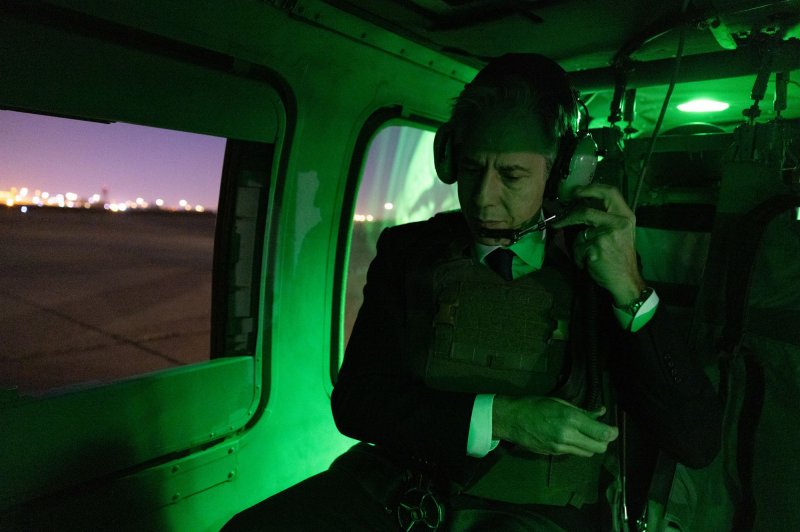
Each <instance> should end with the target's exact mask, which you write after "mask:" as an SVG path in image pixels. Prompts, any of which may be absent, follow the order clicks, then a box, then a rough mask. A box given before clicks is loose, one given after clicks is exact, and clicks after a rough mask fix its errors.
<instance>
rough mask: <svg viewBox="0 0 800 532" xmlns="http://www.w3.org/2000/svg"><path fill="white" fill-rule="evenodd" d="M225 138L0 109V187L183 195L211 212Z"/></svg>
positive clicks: (118, 198)
mask: <svg viewBox="0 0 800 532" xmlns="http://www.w3.org/2000/svg"><path fill="white" fill-rule="evenodd" d="M224 151H225V139H224V138H220V137H211V136H207V135H198V134H194V133H184V132H179V131H170V130H164V129H157V128H150V127H143V126H135V125H131V124H123V123H113V124H100V123H94V122H85V121H82V120H70V119H64V118H53V117H48V116H40V115H35V114H28V113H17V112H13V111H0V190H9V189H10V188H11V187H17V188H21V187H28V188H29V189H30V191H31V193H33V191H34V190H35V189H39V190H42V191H47V192H49V193H50V194H51V195H53V194H59V193H62V194H63V193H67V192H73V193H75V194H77V195H78V196H79V197H81V198H89V197H90V196H92V195H93V194H101V193H102V189H103V188H104V187H105V188H106V189H107V190H108V199H109V200H110V202H112V203H117V202H124V201H129V200H130V201H135V200H136V198H137V197H141V198H143V199H144V200H145V201H147V202H149V203H152V202H154V201H155V200H156V199H157V198H161V199H163V200H164V205H165V206H174V207H177V206H178V202H179V201H180V200H182V199H183V200H186V201H187V202H188V203H189V204H190V205H202V206H203V207H204V208H205V209H206V210H213V211H216V208H217V201H218V197H219V183H220V175H221V170H222V160H223V155H224Z"/></svg>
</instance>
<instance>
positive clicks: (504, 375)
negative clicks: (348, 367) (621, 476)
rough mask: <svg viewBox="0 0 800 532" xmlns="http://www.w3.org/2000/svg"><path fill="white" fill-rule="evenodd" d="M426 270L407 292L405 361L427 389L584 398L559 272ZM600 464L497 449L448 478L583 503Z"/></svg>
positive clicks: (567, 284) (508, 495)
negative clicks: (510, 276) (504, 274)
mask: <svg viewBox="0 0 800 532" xmlns="http://www.w3.org/2000/svg"><path fill="white" fill-rule="evenodd" d="M429 268H430V267H429ZM429 268H428V270H427V272H426V273H425V274H424V275H417V276H414V275H412V276H411V279H410V280H409V281H410V284H411V286H407V292H406V293H407V294H408V296H409V298H410V304H409V306H408V308H409V309H414V312H415V313H413V314H411V315H409V316H408V320H409V321H408V324H409V335H408V340H409V341H408V344H407V346H408V349H409V351H410V352H409V353H407V354H408V359H407V360H409V361H412V363H413V364H414V372H415V373H416V374H417V376H418V377H419V378H420V379H422V380H424V382H425V383H426V385H427V386H429V387H431V388H434V389H438V390H447V391H454V392H467V393H499V394H507V395H541V396H545V395H546V396H555V397H560V398H562V399H565V400H567V401H569V402H571V403H573V404H576V405H578V404H580V403H581V401H582V400H583V396H584V394H585V390H586V386H585V382H586V371H585V368H586V364H585V363H584V362H585V361H583V360H581V356H580V353H576V352H575V350H574V349H572V350H570V349H569V348H568V343H567V338H568V336H569V332H568V330H569V321H570V316H571V314H572V307H573V299H574V298H573V288H572V283H571V280H570V279H569V277H568V276H567V274H566V273H564V271H565V270H564V269H563V268H555V267H553V266H551V265H548V263H547V262H546V263H545V266H544V267H543V268H542V269H541V270H539V271H536V272H533V273H531V274H528V275H526V276H523V277H521V278H519V279H516V280H513V281H505V280H503V279H502V278H501V277H500V276H498V275H497V274H496V273H495V272H493V271H492V270H490V269H489V268H487V267H485V266H483V265H481V264H480V263H478V262H477V261H476V260H475V259H474V258H471V257H468V256H464V255H461V256H458V257H452V258H449V259H446V260H444V261H441V262H439V263H438V265H436V266H435V267H434V268H433V270H432V271H431V270H430V269H429ZM567 271H568V269H567ZM417 309H425V310H417ZM601 460H602V457H596V458H595V459H585V458H580V457H573V456H546V455H540V454H535V453H531V452H528V451H524V450H522V449H520V448H515V447H513V446H508V447H506V446H501V448H499V449H497V450H495V451H493V452H492V453H490V454H489V455H488V456H487V457H486V458H484V459H481V460H474V459H471V460H470V461H469V462H470V463H468V464H463V466H462V467H461V469H462V471H455V472H454V473H453V475H452V476H453V478H455V479H457V480H456V481H457V482H463V484H464V485H463V486H462V487H463V489H464V490H465V491H466V492H467V493H469V494H471V495H475V496H479V497H484V498H489V499H495V500H502V501H506V502H512V503H518V504H552V505H560V506H563V505H566V504H572V505H574V506H578V507H580V506H581V505H582V504H583V503H585V502H594V501H595V500H596V496H597V485H598V477H599V472H600V463H601Z"/></svg>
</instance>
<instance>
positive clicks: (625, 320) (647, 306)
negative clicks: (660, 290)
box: [612, 290, 659, 332]
mask: <svg viewBox="0 0 800 532" xmlns="http://www.w3.org/2000/svg"><path fill="white" fill-rule="evenodd" d="M658 302H659V299H658V294H656V291H655V290H653V291H652V292H650V297H648V298H647V299H645V300H644V303H642V306H641V307H639V310H637V311H636V314H634V315H633V316H631V315H630V314H628V313H627V312H625V310H623V309H621V308H617V307H615V306H612V308H613V309H614V316H616V317H617V321H619V324H620V325H622V328H623V329H625V330H626V331H630V332H636V331H638V330H639V329H641V328H642V327H644V326H645V325H647V324H648V323H649V322H650V320H651V319H652V318H653V316H654V315H655V313H656V309H657V308H658Z"/></svg>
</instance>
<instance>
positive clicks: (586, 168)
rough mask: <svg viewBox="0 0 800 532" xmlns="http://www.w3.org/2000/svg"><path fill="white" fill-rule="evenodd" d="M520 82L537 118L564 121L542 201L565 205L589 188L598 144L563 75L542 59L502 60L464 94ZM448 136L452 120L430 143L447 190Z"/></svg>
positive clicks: (450, 166) (451, 158)
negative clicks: (535, 104) (535, 100)
mask: <svg viewBox="0 0 800 532" xmlns="http://www.w3.org/2000/svg"><path fill="white" fill-rule="evenodd" d="M520 82H523V83H526V84H528V85H529V86H530V88H531V91H532V93H533V94H535V95H536V96H537V97H539V98H540V102H541V107H542V109H541V110H540V112H541V113H542V114H544V113H545V112H547V111H549V112H552V113H554V114H555V120H559V119H560V117H561V116H563V117H564V118H565V119H566V122H567V127H566V130H565V131H564V133H563V135H562V136H561V138H560V139H558V150H557V152H556V156H555V159H554V161H553V166H552V168H551V170H550V176H549V178H548V180H547V185H546V187H545V197H548V198H554V199H555V198H557V199H560V200H563V201H569V200H570V199H571V194H572V191H573V190H574V188H575V187H577V186H583V185H588V184H589V183H590V182H591V181H592V176H593V175H594V170H595V167H596V166H597V144H596V143H595V141H594V139H592V135H591V134H590V133H589V131H588V120H586V123H585V125H584V126H583V127H581V124H580V120H579V111H578V106H579V105H582V103H581V102H580V100H579V98H578V93H577V91H575V90H574V89H573V88H572V86H571V85H570V83H569V79H568V78H567V73H566V72H565V71H564V70H563V69H562V68H561V67H560V66H558V64H556V63H555V62H554V61H552V60H551V59H549V58H547V57H545V56H543V55H539V54H531V53H515V54H506V55H503V56H501V57H499V58H496V59H493V60H491V61H490V62H489V63H488V64H487V65H486V66H485V67H484V68H483V69H482V70H481V71H480V72H478V75H477V76H475V79H473V80H472V82H471V83H470V84H469V85H467V86H466V87H465V89H464V91H467V90H469V88H470V87H473V86H486V87H503V86H504V85H506V84H509V83H516V84H519V83H520ZM463 94H464V93H463V92H462V96H463ZM462 96H459V98H461V97H462ZM548 107H549V109H546V110H545V108H548ZM537 111H538V110H537ZM454 114H455V113H454ZM453 135H454V126H453V124H452V118H451V122H447V123H445V124H443V125H442V126H441V127H440V128H439V129H438V130H437V131H436V137H435V138H434V142H433V152H434V165H435V167H436V174H437V175H438V176H439V179H441V180H442V181H443V182H445V183H447V184H448V185H449V184H453V183H455V182H456V180H457V176H456V156H455V154H454V152H455V147H456V146H455V145H454V144H455V141H454V139H453Z"/></svg>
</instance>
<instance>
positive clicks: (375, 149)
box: [344, 123, 458, 345]
mask: <svg viewBox="0 0 800 532" xmlns="http://www.w3.org/2000/svg"><path fill="white" fill-rule="evenodd" d="M433 137H434V132H432V131H429V130H426V129H423V128H421V127H416V126H412V125H409V124H408V123H404V124H403V125H397V124H393V125H389V126H387V127H384V128H383V129H381V130H380V131H379V132H378V133H377V134H376V135H375V136H374V138H373V139H372V142H371V143H370V145H369V148H368V150H367V152H366V157H365V159H364V162H363V166H362V174H361V183H360V186H359V189H358V194H357V197H356V202H355V212H354V214H353V223H352V237H351V244H350V260H349V263H348V265H347V287H346V294H345V316H344V343H345V345H346V343H347V339H348V338H349V337H350V332H351V331H352V329H353V323H354V322H355V318H356V315H357V314H358V309H359V308H360V307H361V302H362V300H363V296H362V289H363V287H364V283H365V282H366V279H367V269H368V268H369V264H370V262H371V261H372V259H373V258H374V257H375V244H376V242H377V240H378V236H379V235H380V233H381V231H383V229H385V228H386V227H389V226H393V225H398V224H403V223H408V222H415V221H420V220H426V219H428V218H430V217H431V216H433V215H434V214H436V213H437V212H441V211H445V210H451V209H457V208H458V197H457V195H456V189H455V187H448V186H447V185H445V184H444V183H442V182H441V181H439V179H438V178H437V176H436V171H435V169H434V165H433Z"/></svg>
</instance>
